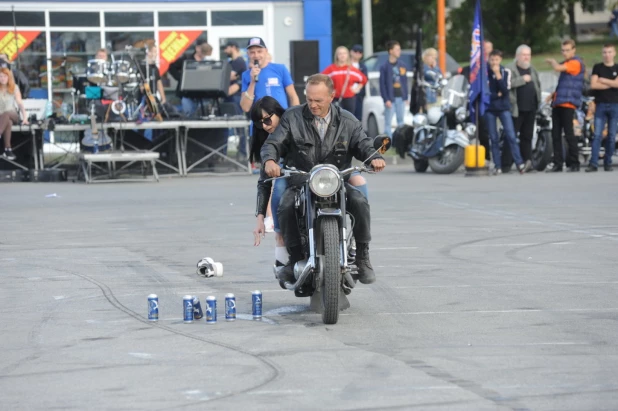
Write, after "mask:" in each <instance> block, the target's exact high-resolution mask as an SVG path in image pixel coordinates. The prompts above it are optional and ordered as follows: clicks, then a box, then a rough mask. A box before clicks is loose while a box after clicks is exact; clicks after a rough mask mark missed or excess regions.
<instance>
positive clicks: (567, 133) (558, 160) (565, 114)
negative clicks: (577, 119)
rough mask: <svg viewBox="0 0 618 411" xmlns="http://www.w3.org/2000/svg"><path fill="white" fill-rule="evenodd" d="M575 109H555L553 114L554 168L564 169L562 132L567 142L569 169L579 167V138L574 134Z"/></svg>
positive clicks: (567, 164) (567, 163)
mask: <svg viewBox="0 0 618 411" xmlns="http://www.w3.org/2000/svg"><path fill="white" fill-rule="evenodd" d="M574 114H575V109H572V108H567V107H554V109H553V110H552V112H551V120H552V130H551V135H552V142H553V143H554V167H558V168H562V164H563V163H564V158H563V157H564V155H563V153H562V130H564V137H565V139H566V142H567V146H568V147H567V157H566V166H567V167H579V150H578V148H577V138H576V137H575V134H574V133H573V115H574Z"/></svg>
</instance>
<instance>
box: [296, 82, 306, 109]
mask: <svg viewBox="0 0 618 411" xmlns="http://www.w3.org/2000/svg"><path fill="white" fill-rule="evenodd" d="M294 90H296V94H297V95H298V100H299V101H300V104H305V103H306V102H307V96H306V95H305V85H304V84H298V83H294Z"/></svg>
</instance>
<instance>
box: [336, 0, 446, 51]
mask: <svg viewBox="0 0 618 411" xmlns="http://www.w3.org/2000/svg"><path fill="white" fill-rule="evenodd" d="M332 5H333V49H334V48H336V47H337V46H340V45H344V46H347V47H350V46H351V45H353V44H356V43H359V44H362V43H363V25H362V4H361V0H333V2H332ZM371 12H372V20H373V41H374V45H373V46H374V50H375V51H379V50H384V49H385V46H386V42H387V41H389V40H397V41H399V43H400V44H401V47H402V48H414V38H415V29H416V27H418V26H419V25H420V26H421V28H423V33H424V34H423V38H424V41H423V43H424V45H425V46H426V47H428V46H435V35H436V25H437V24H436V18H437V17H436V1H435V0H417V1H411V0H372V8H371Z"/></svg>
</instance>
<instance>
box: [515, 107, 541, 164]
mask: <svg viewBox="0 0 618 411" xmlns="http://www.w3.org/2000/svg"><path fill="white" fill-rule="evenodd" d="M535 120H536V111H520V112H519V117H513V124H514V125H515V133H519V151H520V152H521V158H522V160H524V162H526V161H528V160H530V159H531V157H532V136H533V135H534V121H535Z"/></svg>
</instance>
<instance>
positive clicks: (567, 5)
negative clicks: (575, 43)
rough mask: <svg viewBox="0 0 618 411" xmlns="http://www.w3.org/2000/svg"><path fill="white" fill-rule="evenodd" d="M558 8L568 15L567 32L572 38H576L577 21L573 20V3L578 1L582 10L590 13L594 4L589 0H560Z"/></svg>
mask: <svg viewBox="0 0 618 411" xmlns="http://www.w3.org/2000/svg"><path fill="white" fill-rule="evenodd" d="M560 3H561V4H560V8H561V12H562V10H564V11H566V14H567V16H568V17H569V34H570V36H571V38H572V39H573V40H577V23H576V21H575V4H577V3H580V5H581V7H582V10H584V11H587V12H590V13H592V12H593V11H594V4H593V2H592V1H591V0H562V1H560Z"/></svg>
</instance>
